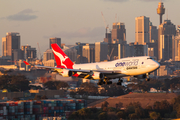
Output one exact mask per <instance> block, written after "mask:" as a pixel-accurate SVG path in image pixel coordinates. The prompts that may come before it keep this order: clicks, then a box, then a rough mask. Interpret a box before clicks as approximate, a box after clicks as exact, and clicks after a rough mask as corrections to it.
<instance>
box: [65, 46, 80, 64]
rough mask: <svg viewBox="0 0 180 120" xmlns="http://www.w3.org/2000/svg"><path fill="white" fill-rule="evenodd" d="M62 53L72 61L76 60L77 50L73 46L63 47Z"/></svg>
mask: <svg viewBox="0 0 180 120" xmlns="http://www.w3.org/2000/svg"><path fill="white" fill-rule="evenodd" d="M63 51H64V53H65V54H66V55H67V56H68V57H69V58H70V59H71V61H72V62H76V60H77V50H76V49H75V48H74V47H71V48H68V49H63Z"/></svg>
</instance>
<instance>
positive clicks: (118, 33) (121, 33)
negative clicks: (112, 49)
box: [107, 22, 126, 44]
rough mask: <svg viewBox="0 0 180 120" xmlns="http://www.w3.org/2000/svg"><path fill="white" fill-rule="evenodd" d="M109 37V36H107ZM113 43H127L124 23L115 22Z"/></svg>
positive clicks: (112, 32)
mask: <svg viewBox="0 0 180 120" xmlns="http://www.w3.org/2000/svg"><path fill="white" fill-rule="evenodd" d="M107 38H109V37H107ZM111 39H112V41H111V43H119V44H126V28H125V24H124V23H120V22H116V23H113V28H112V31H111Z"/></svg>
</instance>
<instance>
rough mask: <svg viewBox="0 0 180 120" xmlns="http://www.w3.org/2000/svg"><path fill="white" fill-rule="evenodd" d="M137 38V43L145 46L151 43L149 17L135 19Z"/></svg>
mask: <svg viewBox="0 0 180 120" xmlns="http://www.w3.org/2000/svg"><path fill="white" fill-rule="evenodd" d="M135 21H136V23H135V24H136V27H135V37H136V43H138V44H139V45H144V43H148V42H149V17H146V16H140V17H136V18H135Z"/></svg>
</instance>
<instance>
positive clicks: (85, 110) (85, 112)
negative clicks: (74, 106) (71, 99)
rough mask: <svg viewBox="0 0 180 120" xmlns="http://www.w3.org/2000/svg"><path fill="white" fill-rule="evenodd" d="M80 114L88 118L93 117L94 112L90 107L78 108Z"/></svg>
mask: <svg viewBox="0 0 180 120" xmlns="http://www.w3.org/2000/svg"><path fill="white" fill-rule="evenodd" d="M78 115H79V117H80V118H81V119H87V118H91V117H93V116H92V112H91V110H90V109H89V108H83V109H80V110H78Z"/></svg>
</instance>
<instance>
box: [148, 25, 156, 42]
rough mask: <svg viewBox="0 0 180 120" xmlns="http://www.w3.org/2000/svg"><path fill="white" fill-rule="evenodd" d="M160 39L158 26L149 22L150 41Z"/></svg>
mask: <svg viewBox="0 0 180 120" xmlns="http://www.w3.org/2000/svg"><path fill="white" fill-rule="evenodd" d="M156 41H158V29H157V26H153V25H152V22H150V24H149V42H150V43H155V42H156Z"/></svg>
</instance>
